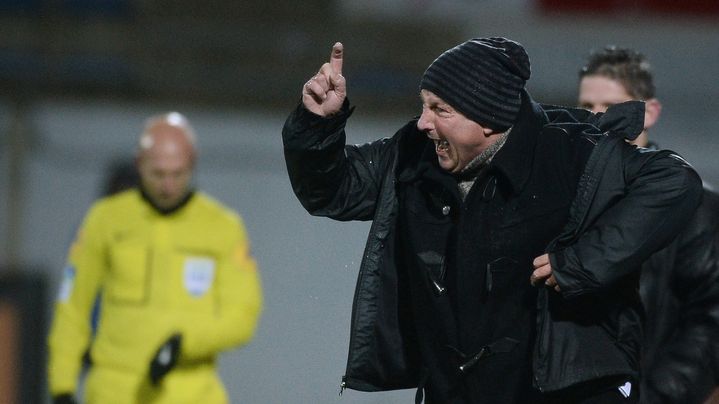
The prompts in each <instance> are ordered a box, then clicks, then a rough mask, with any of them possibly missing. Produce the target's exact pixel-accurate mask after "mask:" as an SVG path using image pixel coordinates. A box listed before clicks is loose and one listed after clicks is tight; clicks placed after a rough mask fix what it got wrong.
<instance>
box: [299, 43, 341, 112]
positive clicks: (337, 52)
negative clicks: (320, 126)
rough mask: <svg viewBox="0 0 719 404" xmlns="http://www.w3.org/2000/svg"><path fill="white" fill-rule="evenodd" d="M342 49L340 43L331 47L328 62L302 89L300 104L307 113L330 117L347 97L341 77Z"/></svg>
mask: <svg viewBox="0 0 719 404" xmlns="http://www.w3.org/2000/svg"><path fill="white" fill-rule="evenodd" d="M343 53H344V47H343V46H342V44H341V43H340V42H337V43H335V44H334V46H332V54H331V55H330V61H329V62H328V63H325V64H323V65H322V67H321V68H320V70H319V71H318V72H317V74H315V75H314V76H312V78H310V79H309V80H308V81H307V83H305V85H304V86H303V87H302V103H303V104H304V106H305V108H307V109H308V110H309V111H311V112H313V113H315V114H317V115H320V116H330V115H333V114H335V113H336V112H337V111H339V110H340V108H342V103H344V101H345V97H346V96H347V85H346V82H345V78H344V76H342V56H343Z"/></svg>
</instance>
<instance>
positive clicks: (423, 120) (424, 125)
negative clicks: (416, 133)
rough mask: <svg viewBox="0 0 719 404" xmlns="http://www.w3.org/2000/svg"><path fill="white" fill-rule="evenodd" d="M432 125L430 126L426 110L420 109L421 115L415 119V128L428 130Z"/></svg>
mask: <svg viewBox="0 0 719 404" xmlns="http://www.w3.org/2000/svg"><path fill="white" fill-rule="evenodd" d="M433 128H434V127H433V126H432V123H431V120H430V118H429V116H428V114H427V112H426V111H422V115H420V116H419V120H418V121H417V129H419V130H421V131H423V132H428V131H430V130H431V129H433Z"/></svg>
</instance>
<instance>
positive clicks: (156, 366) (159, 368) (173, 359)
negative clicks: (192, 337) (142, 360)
mask: <svg viewBox="0 0 719 404" xmlns="http://www.w3.org/2000/svg"><path fill="white" fill-rule="evenodd" d="M181 342H182V335H180V334H175V335H173V336H171V337H170V338H169V339H168V340H167V341H165V343H164V344H162V346H161V347H160V348H159V349H158V350H157V353H155V357H154V358H152V362H150V381H151V382H152V384H154V385H157V384H159V383H160V381H162V379H163V378H164V377H165V375H166V374H167V373H168V372H169V371H170V370H172V368H173V367H175V364H176V363H177V357H178V356H180V344H181Z"/></svg>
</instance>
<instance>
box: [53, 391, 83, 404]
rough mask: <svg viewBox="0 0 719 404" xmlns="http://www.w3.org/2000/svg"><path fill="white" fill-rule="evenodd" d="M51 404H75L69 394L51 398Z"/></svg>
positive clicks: (73, 398)
mask: <svg viewBox="0 0 719 404" xmlns="http://www.w3.org/2000/svg"><path fill="white" fill-rule="evenodd" d="M52 404H77V401H75V397H74V396H73V395H72V394H71V393H62V394H58V395H56V396H53V397H52Z"/></svg>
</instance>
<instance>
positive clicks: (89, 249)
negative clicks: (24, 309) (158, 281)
mask: <svg viewBox="0 0 719 404" xmlns="http://www.w3.org/2000/svg"><path fill="white" fill-rule="evenodd" d="M99 216H100V214H99V210H98V209H97V208H96V207H93V208H92V209H91V210H90V212H89V213H88V215H87V216H86V217H85V220H84V222H83V224H82V226H81V228H80V230H79V231H78V234H77V236H76V238H75V241H74V242H73V245H72V246H71V247H70V251H69V252H68V259H67V265H66V267H65V270H64V274H63V279H62V282H61V285H60V291H59V293H58V296H57V301H56V304H55V314H54V318H53V322H52V326H51V328H50V334H49V338H48V344H49V362H48V381H49V384H50V393H51V394H53V395H55V394H58V393H63V392H73V393H74V392H75V389H76V387H77V380H78V376H79V373H80V370H81V367H82V356H83V354H84V353H85V351H86V350H87V348H88V346H89V343H90V334H91V324H90V315H91V314H90V313H91V311H92V308H93V305H94V302H95V298H96V296H97V293H98V290H99V285H100V281H101V278H102V274H103V273H104V271H105V255H104V248H103V242H102V233H101V223H100V217H99Z"/></svg>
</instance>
